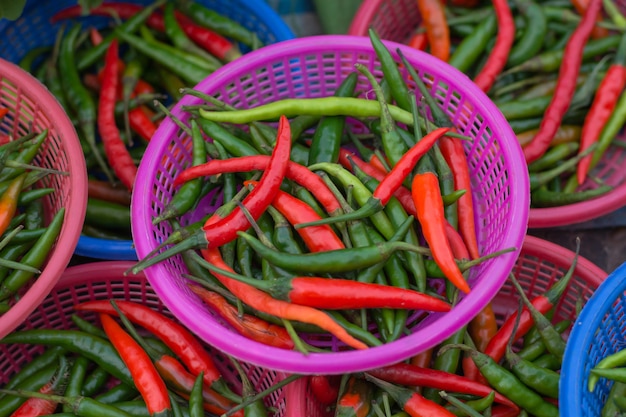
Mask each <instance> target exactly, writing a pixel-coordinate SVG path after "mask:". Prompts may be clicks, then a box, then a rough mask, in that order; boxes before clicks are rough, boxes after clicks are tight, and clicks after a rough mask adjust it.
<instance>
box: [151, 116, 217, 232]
mask: <svg viewBox="0 0 626 417" xmlns="http://www.w3.org/2000/svg"><path fill="white" fill-rule="evenodd" d="M190 124H191V132H192V133H191V138H192V139H191V140H192V145H191V146H192V161H191V165H192V166H198V165H200V164H203V163H205V162H206V161H207V154H206V148H205V146H204V138H203V137H202V132H201V131H200V127H199V126H198V123H197V122H196V120H195V119H191V122H190ZM202 184H203V181H202V178H196V179H193V180H191V181H188V182H186V183H185V184H183V185H182V186H181V187H180V188H179V189H178V191H176V194H174V196H173V197H172V199H171V200H170V202H169V203H168V205H167V207H166V208H165V209H164V210H163V212H161V213H160V214H159V215H158V216H157V217H155V218H154V220H153V221H152V223H153V224H158V223H159V222H161V221H163V220H168V219H171V218H172V217H179V216H181V215H183V214H185V213H187V212H188V211H189V210H191V209H192V208H193V207H194V206H195V205H196V204H197V202H198V199H199V197H200V192H201V190H202Z"/></svg>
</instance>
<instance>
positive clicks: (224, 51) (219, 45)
mask: <svg viewBox="0 0 626 417" xmlns="http://www.w3.org/2000/svg"><path fill="white" fill-rule="evenodd" d="M142 8H143V6H141V5H139V4H133V3H124V2H107V3H106V4H102V5H100V6H98V7H94V8H91V9H90V11H89V13H90V14H91V15H97V16H111V15H113V16H116V17H119V18H120V19H128V18H130V17H132V16H134V15H135V14H137V13H138V12H139V11H140V10H141V9H142ZM80 16H82V7H81V6H80V5H76V6H70V7H68V8H66V9H63V10H61V11H59V12H57V13H56V14H54V15H53V16H52V17H51V18H50V21H51V22H52V23H54V22H57V21H59V20H62V19H71V18H76V17H80ZM176 19H177V20H178V21H179V24H180V26H181V28H182V29H183V31H184V32H185V34H186V35H187V36H189V38H190V39H191V40H192V41H194V42H195V43H196V44H198V46H201V47H202V48H204V49H205V50H206V51H207V52H209V53H211V54H213V55H215V56H216V57H217V58H218V59H223V60H225V61H232V60H233V59H236V58H238V57H239V56H241V52H239V49H238V48H237V47H236V46H235V45H234V44H233V43H232V42H230V41H229V40H228V39H226V38H224V37H223V36H221V35H219V34H217V33H215V32H213V31H212V30H209V29H207V28H205V27H203V26H199V25H196V24H195V23H194V22H193V21H192V20H191V19H189V18H188V17H186V16H185V15H183V14H182V13H180V12H178V11H177V12H176ZM146 24H147V25H148V26H149V27H151V28H153V29H155V30H158V31H159V32H164V31H165V21H164V19H163V15H162V14H161V13H153V14H151V15H150V16H149V17H148V20H147V21H146Z"/></svg>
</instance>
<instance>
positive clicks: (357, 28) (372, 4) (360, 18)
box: [348, 0, 383, 36]
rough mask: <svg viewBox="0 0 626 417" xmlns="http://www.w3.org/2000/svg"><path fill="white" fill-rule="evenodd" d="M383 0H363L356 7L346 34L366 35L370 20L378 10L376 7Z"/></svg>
mask: <svg viewBox="0 0 626 417" xmlns="http://www.w3.org/2000/svg"><path fill="white" fill-rule="evenodd" d="M382 2H383V0H364V1H362V2H361V5H360V6H359V8H358V9H357V11H356V13H355V14H354V17H353V18H352V22H350V26H349V27H348V35H355V36H366V35H367V31H368V30H369V27H370V22H371V21H372V19H373V18H374V16H375V15H376V13H377V12H378V7H379V6H380V5H381V4H382Z"/></svg>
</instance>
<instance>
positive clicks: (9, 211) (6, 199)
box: [0, 174, 26, 235]
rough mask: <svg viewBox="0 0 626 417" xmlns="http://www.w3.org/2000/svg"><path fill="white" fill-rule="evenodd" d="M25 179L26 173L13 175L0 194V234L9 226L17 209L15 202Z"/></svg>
mask: <svg viewBox="0 0 626 417" xmlns="http://www.w3.org/2000/svg"><path fill="white" fill-rule="evenodd" d="M25 179H26V174H21V175H19V176H17V177H15V178H14V179H13V180H12V181H11V182H10V183H9V186H8V187H7V189H6V191H5V192H4V193H2V196H0V235H2V234H3V233H4V232H5V231H6V230H7V229H8V228H9V225H10V224H11V220H12V219H13V216H14V215H15V212H16V211H17V202H18V198H19V196H20V193H21V192H22V186H23V185H24V180H25Z"/></svg>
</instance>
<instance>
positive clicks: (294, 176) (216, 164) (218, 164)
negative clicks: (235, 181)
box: [174, 155, 341, 216]
mask: <svg viewBox="0 0 626 417" xmlns="http://www.w3.org/2000/svg"><path fill="white" fill-rule="evenodd" d="M269 160H270V157H269V156H268V155H254V156H242V157H238V158H229V159H224V160H218V159H214V160H211V161H208V162H207V163H205V164H202V165H197V166H192V167H189V168H187V169H185V170H184V171H182V172H180V173H179V174H178V175H177V176H176V179H175V180H174V186H175V187H177V186H179V185H181V184H183V183H185V182H187V181H190V180H192V179H194V178H198V177H203V176H210V175H217V174H224V173H234V172H249V171H257V170H264V169H267V166H268V164H269ZM285 177H287V178H289V179H290V180H293V181H295V182H296V183H298V184H300V185H302V186H303V187H305V188H306V189H307V190H309V191H310V192H311V193H312V194H313V196H315V198H316V199H317V200H318V201H319V202H320V203H321V204H322V206H324V209H325V210H326V212H327V213H328V214H329V215H331V216H332V215H335V214H337V213H338V212H339V211H340V210H341V205H340V204H339V202H338V201H337V198H336V197H335V195H334V194H333V193H332V191H330V189H329V188H328V186H327V185H326V183H324V181H323V180H322V179H321V178H320V177H319V176H318V175H315V174H314V173H313V172H311V171H310V170H309V169H308V168H307V167H305V166H304V165H300V164H298V163H296V162H293V161H289V162H288V165H287V170H286V172H285Z"/></svg>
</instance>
